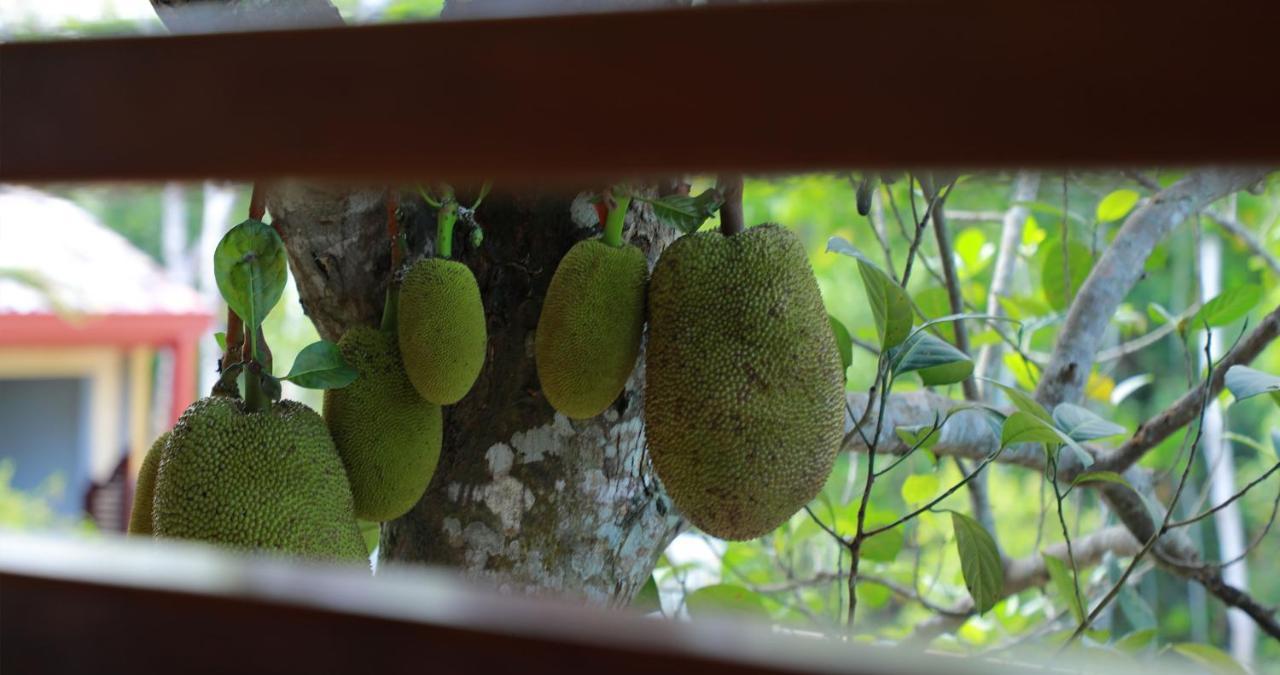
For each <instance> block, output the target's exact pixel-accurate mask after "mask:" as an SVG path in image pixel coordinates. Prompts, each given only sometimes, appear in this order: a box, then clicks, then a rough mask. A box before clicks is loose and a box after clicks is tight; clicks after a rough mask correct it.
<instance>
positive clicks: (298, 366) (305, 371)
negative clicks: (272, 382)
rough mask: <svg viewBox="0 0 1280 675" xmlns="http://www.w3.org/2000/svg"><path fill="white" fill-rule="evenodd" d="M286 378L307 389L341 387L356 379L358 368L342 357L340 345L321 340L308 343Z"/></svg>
mask: <svg viewBox="0 0 1280 675" xmlns="http://www.w3.org/2000/svg"><path fill="white" fill-rule="evenodd" d="M284 379H286V380H288V381H290V382H292V383H294V384H296V385H298V386H299V387H306V388H307V389H341V388H343V387H345V386H347V385H349V384H351V383H352V382H354V381H355V379H356V369H355V368H352V367H351V366H350V365H349V364H348V363H347V361H346V360H345V359H344V358H343V357H342V352H341V351H339V349H338V345H336V344H334V343H332V342H329V341H328V340H320V341H319V342H313V343H311V344H310V345H307V347H306V348H304V349H303V350H302V351H301V352H300V353H299V354H298V358H297V359H296V360H294V362H293V368H292V369H291V370H290V371H289V374H288V375H286V376H285V377H284Z"/></svg>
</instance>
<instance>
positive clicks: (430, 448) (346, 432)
mask: <svg viewBox="0 0 1280 675" xmlns="http://www.w3.org/2000/svg"><path fill="white" fill-rule="evenodd" d="M338 348H339V349H341V350H342V356H343V358H345V359H346V360H347V363H349V364H351V366H352V367H353V368H355V369H356V372H358V373H359V376H358V377H357V378H356V381H355V382H352V383H351V384H349V385H347V386H345V387H343V388H342V389H328V390H326V391H325V392H324V421H325V423H326V424H328V425H329V433H330V434H331V435H332V436H333V444H334V445H335V446H336V447H337V448H338V456H339V457H341V458H342V465H343V466H344V467H346V470H347V478H348V479H349V480H350V481H351V494H352V495H353V496H354V497H355V509H356V516H357V517H359V518H363V519H365V520H376V521H385V520H391V519H393V518H397V517H399V516H402V515H404V514H405V513H406V512H408V511H409V509H411V508H413V505H414V504H417V503H418V500H419V499H421V498H422V493H424V492H426V490H427V484H428V483H430V482H431V476H432V474H434V473H435V470H436V462H437V461H439V459H440V442H441V434H442V432H443V426H442V423H441V419H440V406H438V405H436V404H434V403H428V402H427V401H426V400H424V399H423V398H422V397H421V396H419V395H418V390H416V389H414V388H413V383H412V382H410V381H409V378H408V376H407V375H405V373H404V364H402V363H401V362H400V347H399V345H398V344H397V339H396V335H395V334H394V333H384V332H382V331H380V330H377V329H374V328H369V327H365V326H358V327H356V328H352V329H351V330H348V331H347V332H346V334H345V335H343V336H342V339H341V340H339V341H338Z"/></svg>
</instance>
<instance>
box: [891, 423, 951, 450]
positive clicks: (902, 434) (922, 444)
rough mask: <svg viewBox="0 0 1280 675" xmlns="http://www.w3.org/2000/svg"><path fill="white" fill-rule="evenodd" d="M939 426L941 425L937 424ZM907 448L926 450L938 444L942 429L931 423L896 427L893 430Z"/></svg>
mask: <svg viewBox="0 0 1280 675" xmlns="http://www.w3.org/2000/svg"><path fill="white" fill-rule="evenodd" d="M939 426H941V425H939ZM893 431H894V433H896V434H898V438H899V439H901V440H902V442H903V443H904V444H906V446H907V447H908V448H918V449H920V450H928V449H930V448H932V447H933V446H935V445H937V444H938V439H939V438H941V437H942V429H940V428H934V425H932V424H916V425H912V426H908V427H897V428H896V429H894V430H893Z"/></svg>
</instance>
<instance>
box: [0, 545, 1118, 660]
mask: <svg viewBox="0 0 1280 675" xmlns="http://www.w3.org/2000/svg"><path fill="white" fill-rule="evenodd" d="M0 589H2V592H0V643H3V645H4V649H3V650H0V670H2V671H3V672H5V673H35V672H41V673H82V672H102V673H132V674H134V675H146V674H148V673H165V674H168V673H175V672H181V673H215V672H216V673H231V672H255V673H257V672H260V673H340V672H341V673H346V672H351V673H356V672H359V673H376V674H377V675H395V674H397V673H413V674H417V673H424V672H425V673H432V674H433V675H445V674H449V673H475V672H513V673H516V672H518V673H528V674H534V673H553V674H555V675H563V674H564V673H567V672H587V673H609V674H610V675H613V674H619V675H628V674H633V673H634V674H635V675H653V674H654V673H684V672H689V673H700V674H702V673H705V674H708V675H718V674H721V673H740V674H755V673H793V674H804V673H838V672H839V673H863V674H868V675H870V674H874V673H886V674H887V673H894V674H897V675H908V674H910V673H938V672H946V673H955V674H956V675H1005V674H1006V673H1013V672H1015V670H1014V669H1013V668H1012V667H1009V666H1008V665H1007V664H1001V663H998V662H994V661H990V660H962V659H957V658H954V657H942V656H938V655H933V656H927V655H924V654H922V653H920V652H918V651H905V652H904V651H902V650H898V649H890V648H885V647H874V646H871V645H866V644H849V643H841V642H838V641H833V640H827V639H815V638H800V637H794V636H785V635H780V634H778V633H776V632H772V631H770V630H768V629H766V628H764V627H763V626H758V625H753V624H744V623H736V622H716V621H709V622H708V621H698V622H694V623H677V622H672V621H662V620H654V619H646V618H643V617H641V616H639V615H638V614H630V613H626V612H621V611H612V612H610V611H605V610H601V609H593V608H588V607H582V606H575V605H571V604H568V603H566V602H563V601H553V600H549V599H534V598H529V597H511V596H500V595H498V594H496V593H494V592H491V591H482V590H478V589H475V588H472V587H470V586H468V585H467V584H466V583H465V582H463V581H462V580H460V579H457V578H455V577H453V576H451V575H445V574H443V573H441V572H434V571H427V570H424V569H423V568H394V567H393V568H390V569H384V570H381V571H380V573H379V575H378V576H377V577H370V576H369V573H368V571H367V570H364V569H359V568H358V567H347V568H332V567H328V568H326V567H322V566H317V565H314V564H310V565H309V564H306V563H302V562H299V561H291V560H283V559H277V560H267V559H261V558H258V559H250V558H246V557H238V556H235V555H233V554H231V553H229V552H227V551H226V550H222V549H212V548H209V547H204V546H197V545H193V544H189V543H182V542H173V541H167V542H166V541H155V540H151V539H149V538H143V539H131V540H124V539H121V538H117V537H111V536H104V537H101V538H95V539H93V540H74V539H70V538H67V537H65V536H64V537H57V538H55V537H38V536H30V535H17V534H13V533H0ZM1016 672H1024V671H1021V670H1019V671H1016ZM1093 672H1100V671H1096V670H1094V671H1093Z"/></svg>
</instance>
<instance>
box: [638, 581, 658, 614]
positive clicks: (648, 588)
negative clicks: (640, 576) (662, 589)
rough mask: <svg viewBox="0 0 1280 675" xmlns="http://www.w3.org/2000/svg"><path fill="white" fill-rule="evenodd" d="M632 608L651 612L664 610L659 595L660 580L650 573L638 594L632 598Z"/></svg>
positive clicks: (646, 612) (647, 612)
mask: <svg viewBox="0 0 1280 675" xmlns="http://www.w3.org/2000/svg"><path fill="white" fill-rule="evenodd" d="M631 609H634V610H637V611H640V612H643V613H645V614H650V613H653V612H661V611H662V601H661V600H660V599H659V597H658V581H657V580H656V579H654V578H653V575H652V574H650V575H649V578H648V579H647V580H645V582H644V586H641V587H640V590H639V592H637V593H636V596H635V597H634V598H632V599H631Z"/></svg>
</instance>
